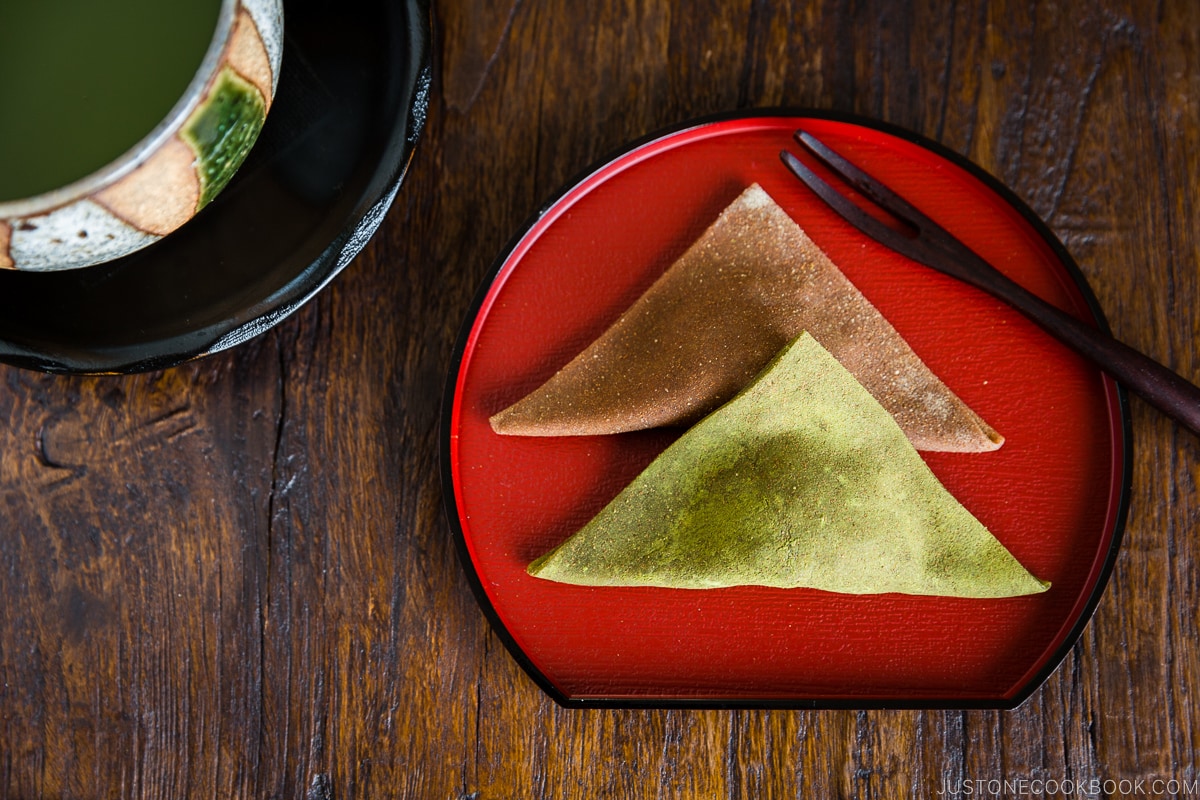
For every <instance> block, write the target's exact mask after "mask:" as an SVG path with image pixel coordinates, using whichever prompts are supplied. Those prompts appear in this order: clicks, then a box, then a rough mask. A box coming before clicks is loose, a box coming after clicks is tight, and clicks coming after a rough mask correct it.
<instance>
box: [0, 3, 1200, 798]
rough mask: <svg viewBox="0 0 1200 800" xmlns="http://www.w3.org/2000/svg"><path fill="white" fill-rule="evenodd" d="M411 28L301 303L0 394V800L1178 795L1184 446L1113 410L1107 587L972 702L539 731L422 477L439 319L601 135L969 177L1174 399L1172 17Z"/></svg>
mask: <svg viewBox="0 0 1200 800" xmlns="http://www.w3.org/2000/svg"><path fill="white" fill-rule="evenodd" d="M434 11H435V15H436V18H437V29H436V32H435V51H436V56H435V75H436V78H435V91H434V100H433V103H432V106H431V108H430V112H429V119H428V125H427V128H426V133H425V136H424V138H423V140H422V141H421V143H420V146H419V148H418V151H417V155H416V159H415V161H414V163H413V166H412V169H411V172H410V174H409V177H408V180H407V181H406V183H405V184H404V186H403V187H402V189H401V191H400V193H399V195H398V197H397V199H396V202H395V205H394V206H393V208H392V210H391V212H390V214H389V215H388V217H387V219H386V221H385V223H384V225H383V227H382V228H381V230H380V231H379V233H378V235H377V236H376V237H375V238H374V239H373V241H372V242H371V243H370V245H369V246H368V247H367V248H366V250H365V251H364V252H363V253H362V255H361V256H360V257H359V258H357V259H356V260H355V261H354V263H353V264H351V266H350V267H349V268H348V269H347V270H346V271H345V272H344V273H343V274H342V275H341V276H340V277H339V278H338V279H337V280H336V281H334V282H333V283H332V284H331V285H330V286H329V287H328V288H327V289H326V290H325V291H324V292H323V293H321V294H320V295H319V296H318V297H316V298H315V299H314V300H313V301H312V302H310V303H309V304H308V305H307V306H305V307H304V308H303V309H302V310H301V311H300V312H298V313H297V314H296V315H295V316H293V317H291V318H290V319H288V320H286V321H285V322H284V323H283V324H281V325H280V326H279V327H277V328H275V329H273V330H272V331H270V332H269V333H267V334H265V335H263V336H261V337H259V338H257V339H254V340H252V341H250V342H248V343H246V344H244V345H242V346H240V347H238V348H236V349H235V350H233V351H230V352H226V353H222V354H220V355H217V356H215V357H211V358H208V359H205V360H202V361H200V362H194V363H191V364H188V365H185V366H182V367H178V368H175V369H171V370H167V371H164V372H157V373H151V374H142V375H136V376H129V377H57V376H48V375H43V374H38V373H33V372H27V371H22V370H18V369H14V368H0V419H3V420H4V424H3V425H2V426H0V796H3V797H5V798H43V797H45V798H51V797H54V798H58V797H80V798H89V797H106V798H107V797H114V798H115V797H137V798H143V797H147V798H148V797H153V798H182V797H219V798H226V797H264V798H310V799H311V800H318V799H319V798H338V800H343V799H346V798H367V797H370V798H375V797H405V798H409V797H411V798H450V799H457V798H463V799H465V798H472V799H476V798H477V799H478V800H490V798H514V797H536V798H542V797H546V798H551V797H552V798H595V797H617V798H645V797H670V798H675V797H681V798H682V797H688V798H691V797H695V798H775V797H805V798H807V797H836V796H841V797H864V798H866V797H872V798H896V797H907V796H938V793H939V792H946V793H947V795H948V796H952V797H969V796H999V795H1003V796H1010V797H1013V796H1022V795H1026V796H1042V795H1049V794H1053V793H1052V792H1045V791H1044V790H1045V789H1046V788H1048V787H1049V788H1053V787H1059V788H1061V785H1060V784H1050V785H1047V784H1044V783H1038V781H1051V782H1061V781H1073V782H1078V783H1076V784H1072V786H1080V787H1081V788H1082V789H1083V790H1084V791H1078V790H1077V791H1075V793H1074V794H1073V796H1087V797H1099V796H1117V795H1119V794H1120V791H1121V790H1122V789H1129V790H1130V791H1129V794H1133V795H1136V792H1137V789H1138V787H1139V786H1140V787H1141V788H1142V791H1143V793H1144V794H1145V795H1146V796H1153V792H1154V790H1155V789H1160V790H1162V793H1161V796H1166V794H1165V792H1166V790H1167V789H1169V788H1171V785H1170V784H1167V783H1162V784H1155V783H1154V781H1155V780H1162V781H1164V782H1165V781H1170V780H1176V781H1179V782H1181V784H1180V785H1177V786H1175V788H1177V789H1179V790H1180V791H1181V793H1182V792H1183V791H1185V790H1187V789H1188V788H1189V787H1190V789H1191V794H1192V795H1193V796H1200V786H1197V781H1198V780H1200V765H1198V761H1197V751H1198V750H1200V714H1198V713H1197V710H1196V705H1197V703H1196V697H1197V694H1200V631H1198V630H1197V628H1198V624H1197V619H1198V615H1197V611H1196V609H1197V607H1200V572H1198V563H1200V559H1198V557H1197V554H1198V551H1200V543H1198V541H1197V533H1200V497H1198V495H1197V480H1198V478H1200V440H1198V439H1197V438H1196V437H1195V436H1194V435H1192V434H1190V433H1188V432H1186V431H1184V430H1182V429H1180V428H1178V427H1177V426H1176V425H1174V424H1173V423H1171V422H1170V421H1168V420H1166V419H1164V418H1163V417H1161V416H1159V415H1158V414H1156V413H1155V412H1153V411H1151V410H1150V409H1149V407H1148V406H1146V405H1144V404H1142V403H1140V402H1138V401H1135V402H1134V403H1133V435H1134V470H1133V483H1132V495H1131V509H1130V514H1129V521H1128V526H1127V530H1126V534H1125V542H1124V548H1123V552H1122V554H1121V555H1120V557H1119V559H1118V561H1117V564H1116V568H1115V572H1114V574H1113V579H1112V582H1111V583H1110V585H1109V587H1108V589H1107V591H1106V593H1105V595H1104V598H1103V600H1102V601H1101V602H1100V605H1099V607H1098V609H1097V611H1096V614H1095V617H1094V618H1093V620H1092V622H1091V623H1090V624H1089V625H1088V627H1087V628H1086V630H1085V631H1084V634H1083V636H1082V638H1081V639H1080V640H1079V642H1078V644H1077V645H1076V647H1075V648H1074V649H1073V650H1072V652H1071V653H1070V654H1069V655H1068V656H1067V658H1066V660H1065V661H1064V663H1063V664H1062V666H1061V668H1060V669H1058V670H1057V672H1055V673H1054V675H1052V676H1051V678H1050V679H1049V680H1048V681H1047V682H1046V684H1045V685H1044V687H1043V688H1042V689H1040V690H1039V691H1037V692H1036V693H1035V694H1034V695H1033V696H1032V697H1031V698H1030V699H1029V700H1028V701H1027V702H1026V703H1024V704H1023V705H1022V706H1021V707H1020V708H1018V709H1017V710H1015V711H1011V712H1000V711H965V712H963V711H811V712H806V711H752V710H748V711H686V710H672V711H655V710H650V711H644V710H638V711H628V710H625V711H623V710H603V711H600V710H590V711H580V710H564V709H562V708H560V707H558V706H556V705H555V704H554V703H552V702H551V701H550V700H548V699H547V698H546V697H545V696H544V695H543V694H542V693H541V692H540V691H539V690H538V689H537V688H536V687H535V686H534V684H533V683H532V682H531V681H530V680H529V679H528V678H527V677H526V675H525V674H524V673H523V672H522V671H521V669H520V668H519V667H518V666H517V664H516V663H515V662H514V661H513V659H512V658H511V657H510V656H509V654H508V652H507V651H506V650H505V649H504V648H503V647H502V646H501V645H500V644H499V642H498V640H497V639H496V638H495V636H494V635H493V634H492V633H491V632H490V631H489V628H488V626H487V624H486V622H485V620H484V618H483V615H482V614H481V612H480V610H479V608H478V607H477V605H476V603H475V601H474V599H473V597H472V595H471V592H470V589H469V587H468V584H467V581H466V579H465V578H464V576H463V573H462V570H461V568H460V566H459V564H458V562H457V560H456V555H455V551H454V548H453V545H452V543H451V539H450V537H449V533H448V527H447V524H446V521H445V519H444V516H443V511H442V497H441V487H440V485H439V478H438V467H437V426H438V412H439V402H440V393H441V389H442V383H443V380H444V376H445V371H446V368H447V365H448V362H449V358H450V353H451V349H452V346H453V343H454V340H455V336H456V334H457V331H458V327H459V325H460V323H461V321H462V319H463V316H464V314H465V313H466V311H467V309H468V306H469V304H470V301H471V298H472V296H473V294H474V292H475V290H476V288H477V286H478V285H479V283H480V281H481V280H482V279H483V277H484V275H485V274H486V272H487V270H488V268H489V266H490V265H491V262H492V260H493V258H494V257H495V256H496V254H497V253H498V252H499V251H500V249H501V248H502V247H503V245H504V244H505V242H506V241H507V240H508V239H509V237H510V236H511V235H512V234H513V233H514V232H515V231H516V230H517V229H518V228H519V227H520V225H521V223H522V222H523V221H524V220H525V219H526V218H527V217H528V215H530V214H531V213H532V212H533V211H534V210H535V209H537V208H538V206H539V205H540V204H541V203H542V202H543V201H544V200H545V199H547V198H548V197H549V196H551V195H552V194H553V193H554V192H555V191H556V190H557V189H558V188H559V186H560V185H561V184H562V183H563V182H564V181H565V180H567V179H569V178H570V177H572V176H574V175H576V174H577V173H578V172H579V171H580V170H582V169H583V168H585V167H586V166H587V165H589V164H591V163H592V162H593V161H595V160H596V159H598V158H599V157H600V156H602V155H604V154H606V153H608V152H611V151H612V150H614V149H615V148H617V147H619V146H620V145H622V144H624V143H626V142H627V141H628V140H630V139H633V138H636V137H640V136H642V135H644V134H646V133H649V132H651V131H653V130H655V129H657V128H660V127H663V126H667V125H671V124H674V123H677V122H680V121H682V120H685V119H688V118H691V117H694V116H697V115H700V114H706V113H709V112H717V111H724V110H730V109H738V108H746V107H753V106H777V105H791V106H815V107H821V108H832V109H838V110H844V111H854V112H858V113H861V114H865V115H868V116H871V117H876V118H879V119H882V120H886V121H888V122H891V123H895V124H898V125H901V126H905V127H907V128H911V129H913V130H915V131H917V132H919V133H921V134H924V135H926V136H928V137H931V138H933V139H936V140H938V141H940V142H942V143H944V144H945V145H947V146H948V147H950V148H952V149H953V150H956V151H958V152H960V153H962V154H964V155H966V156H968V157H969V158H971V159H972V160H974V161H976V162H977V163H979V164H980V165H982V166H983V167H984V168H985V169H987V170H989V171H990V172H992V173H993V174H995V175H996V176H998V177H999V178H1000V179H1001V180H1002V181H1004V182H1005V183H1007V184H1008V185H1009V186H1010V187H1012V188H1013V189H1014V191H1015V192H1016V193H1017V194H1018V195H1019V196H1021V197H1022V198H1023V199H1024V200H1025V201H1026V202H1028V203H1029V204H1030V205H1031V206H1032V207H1033V209H1034V210H1035V211H1036V212H1038V213H1039V214H1040V215H1041V216H1042V217H1043V218H1044V219H1045V220H1046V221H1047V223H1048V224H1049V225H1050V227H1051V228H1052V229H1053V230H1054V231H1055V232H1056V233H1057V234H1058V235H1059V236H1060V237H1061V238H1062V240H1063V241H1064V242H1065V244H1066V245H1067V247H1068V248H1069V249H1070V250H1071V252H1072V253H1073V255H1074V256H1075V258H1076V260H1077V261H1078V262H1079V264H1080V266H1081V268H1082V269H1083V271H1084V273H1085V274H1086V276H1087V278H1088V280H1089V281H1090V282H1091V285H1092V286H1093V288H1094V289H1095V292H1096V294H1097V296H1098V298H1099V301H1100V304H1101V306H1102V308H1103V309H1104V311H1105V313H1106V314H1107V315H1108V318H1109V320H1110V322H1111V324H1112V327H1113V329H1114V331H1115V333H1116V334H1117V335H1118V336H1119V337H1121V338H1123V339H1125V340H1126V341H1128V342H1130V343H1131V344H1133V345H1134V346H1136V347H1138V348H1139V349H1142V350H1144V351H1145V352H1147V353H1149V354H1151V355H1152V356H1154V357H1155V358H1157V359H1159V360H1161V361H1163V362H1165V363H1167V364H1169V365H1170V366H1171V367H1173V368H1174V369H1176V370H1177V371H1179V372H1181V373H1182V374H1183V375H1184V376H1186V377H1188V378H1189V379H1191V380H1193V381H1194V380H1197V379H1200V358H1198V355H1197V346H1196V345H1197V341H1198V340H1200V302H1198V301H1200V272H1198V270H1200V189H1198V188H1197V187H1198V186H1200V4H1197V3H1195V2H1193V0H1160V2H1141V1H1140V0H1099V1H1098V2H1095V3H1079V4H1068V3H1055V2H1040V1H1038V0H991V1H990V2H988V1H987V0H957V2H950V3H929V2H915V3H889V2H883V1H882V0H861V1H856V2H846V1H845V0H827V1H825V0H815V1H814V2H809V3H805V2H778V3H771V2H762V1H760V0H720V1H719V2H718V0H698V2H689V3H682V2H675V3H672V2H668V1H667V0H626V2H607V1H606V0H605V1H602V2H578V0H547V1H546V2H535V0H516V1H515V2H510V1H508V0H489V2H480V1H479V0H462V2H440V3H437V4H435V9H434ZM1005 780H1007V781H1009V785H1008V786H1004V785H1002V784H1000V783H998V782H999V781H1005ZM1022 780H1023V781H1025V782H1026V783H1024V784H1020V783H1018V782H1019V781H1022ZM1106 781H1107V783H1105V782H1106ZM1120 781H1127V782H1128V783H1127V784H1126V785H1124V786H1122V785H1121V784H1120V783H1119V782H1120ZM1139 781H1140V782H1141V783H1140V784H1139V783H1137V782H1139ZM1022 787H1024V788H1022ZM1039 787H1040V788H1041V789H1042V790H1043V791H1042V792H1041V793H1039V792H1037V791H1035V790H1036V789H1038V788H1039ZM1092 789H1096V790H1097V791H1090V790H1092ZM1063 793H1064V794H1065V793H1067V792H1063Z"/></svg>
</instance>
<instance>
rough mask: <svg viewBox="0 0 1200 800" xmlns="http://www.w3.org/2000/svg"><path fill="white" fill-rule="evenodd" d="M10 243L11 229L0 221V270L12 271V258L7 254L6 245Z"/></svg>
mask: <svg viewBox="0 0 1200 800" xmlns="http://www.w3.org/2000/svg"><path fill="white" fill-rule="evenodd" d="M11 241H12V227H11V226H9V224H8V223H7V222H5V221H4V220H2V219H0V269H14V266H13V260H12V256H10V255H9V254H8V243H9V242H11Z"/></svg>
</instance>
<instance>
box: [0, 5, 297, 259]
mask: <svg viewBox="0 0 1200 800" xmlns="http://www.w3.org/2000/svg"><path fill="white" fill-rule="evenodd" d="M282 55H283V9H282V5H281V2H280V0H227V2H226V3H225V4H224V6H223V7H222V10H221V18H220V22H219V23H218V32H217V36H216V37H215V39H214V46H213V47H212V48H210V50H209V53H208V55H207V56H206V57H205V61H204V64H203V65H202V67H201V69H200V71H199V73H198V74H197V78H196V80H195V81H193V83H192V85H191V86H190V87H189V89H188V92H187V95H185V97H184V98H183V99H182V100H181V101H180V104H179V105H177V106H176V108H175V109H174V110H173V111H172V113H171V115H170V116H169V117H168V118H167V119H166V120H164V122H163V123H161V124H160V125H159V126H158V128H156V129H155V130H154V131H153V132H151V133H150V134H149V135H148V136H147V137H146V138H145V139H143V140H142V142H140V143H139V144H138V145H137V146H136V147H135V148H133V149H132V150H131V151H129V152H128V153H126V154H125V155H124V156H122V157H121V158H120V159H118V160H117V161H115V162H113V163H112V164H110V165H109V166H108V167H106V168H104V169H102V170H101V171H99V172H97V173H94V174H93V175H90V176H88V177H87V178H84V179H83V180H81V181H77V182H75V183H73V184H70V185H69V186H66V187H63V188H62V189H58V190H54V191H51V192H47V193H45V194H41V195H38V196H36V197H32V198H27V199H22V200H15V201H11V202H4V203H0V268H7V269H19V270H31V271H50V270H63V269H74V268H77V267H86V266H91V265H94V264H100V263H104V262H107V261H112V260H114V259H117V258H120V257H122V256H125V255H128V254H129V253H132V252H134V251H136V250H140V249H141V248H143V247H145V246H147V245H149V244H152V243H154V242H156V241H158V240H159V239H161V238H162V237H163V236H166V235H167V234H169V233H170V232H171V231H173V230H175V229H176V228H178V227H179V226H180V225H182V224H184V223H185V222H187V221H188V220H189V219H191V218H192V217H193V216H194V215H195V214H196V213H197V212H198V211H199V210H200V209H202V208H203V207H204V206H205V205H207V204H208V203H209V202H210V201H211V200H212V199H213V197H215V196H216V195H217V193H219V192H220V191H221V189H223V188H224V187H225V185H226V184H227V183H228V182H229V180H230V179H231V178H232V177H233V174H234V173H235V172H236V171H237V169H238V167H239V166H241V164H242V162H243V161H244V160H245V158H246V155H247V154H248V153H249V152H250V148H251V147H252V146H253V144H254V141H255V139H256V138H257V136H258V133H259V131H260V130H261V129H262V126H263V122H264V121H265V120H266V115H267V111H268V110H269V108H270V106H271V101H272V99H273V98H274V96H275V87H276V84H277V82H278V78H279V66H280V62H281V60H282Z"/></svg>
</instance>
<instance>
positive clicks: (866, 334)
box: [491, 185, 1003, 452]
mask: <svg viewBox="0 0 1200 800" xmlns="http://www.w3.org/2000/svg"><path fill="white" fill-rule="evenodd" d="M801 331H808V332H809V333H811V334H812V335H813V336H814V337H815V338H816V339H817V341H819V342H820V343H821V344H822V346H824V347H825V348H826V349H827V350H829V351H830V352H831V353H833V355H834V357H835V358H837V359H838V361H840V362H841V363H842V364H843V365H844V366H845V367H846V368H847V369H848V370H850V372H851V373H852V374H853V375H854V376H855V377H856V378H858V380H859V381H860V382H861V383H862V384H863V385H864V386H865V387H866V388H867V390H868V391H870V392H871V394H873V395H874V396H875V397H876V399H878V400H879V402H880V403H882V404H883V406H884V408H886V409H887V410H888V411H889V412H890V413H891V414H892V415H893V416H894V417H895V418H896V421H897V422H899V423H900V427H901V428H903V429H904V432H905V433H906V434H907V436H908V437H909V439H910V440H911V441H912V442H913V444H914V445H915V446H916V447H917V448H919V449H921V450H942V451H958V452H981V451H987V450H995V449H996V448H997V447H999V446H1000V443H1001V442H1002V441H1003V437H1001V436H1000V435H999V434H997V433H996V432H995V431H994V430H992V428H991V427H989V426H988V425H987V423H985V422H984V421H983V420H982V419H980V418H979V416H978V415H976V414H975V413H974V412H973V411H972V410H971V409H970V408H968V407H967V405H966V404H965V403H963V402H962V401H961V400H960V399H959V398H958V397H957V396H956V395H955V394H954V393H953V392H951V391H950V389H948V388H947V387H946V385H945V384H943V383H942V382H941V381H940V380H938V378H937V376H936V375H934V374H933V372H931V371H930V370H929V368H928V367H926V366H925V364H924V362H922V361H921V359H920V358H918V357H917V355H916V353H914V352H913V351H912V348H910V347H909V346H908V344H907V343H906V342H905V341H904V340H903V339H902V338H901V337H900V335H899V334H898V333H897V332H896V330H895V328H893V327H892V326H891V324H890V323H888V321H887V320H886V319H884V317H883V315H881V314H880V313H879V311H878V310H877V309H876V308H875V306H873V305H872V304H871V303H870V301H868V300H867V299H866V298H865V297H864V296H863V295H862V293H861V292H859V291H858V289H857V288H856V287H855V286H854V284H852V283H851V282H850V281H849V279H847V278H846V276H845V275H843V274H842V272H841V270H839V269H838V268H837V266H835V265H834V263H833V262H832V261H830V260H829V257H828V256H826V255H825V253H824V252H823V251H822V250H821V249H820V248H819V247H817V245H816V244H814V243H813V241H812V240H811V239H810V238H809V237H808V235H807V234H805V232H804V231H803V230H802V229H801V228H800V226H799V225H797V224H796V223H795V222H794V221H793V220H792V219H791V217H789V216H788V215H787V213H786V212H785V211H784V210H783V209H781V208H780V207H779V206H778V205H776V203H775V202H774V201H773V200H772V199H771V198H770V197H769V196H768V195H767V193H766V192H764V191H763V190H762V189H761V188H759V187H758V186H757V185H754V186H751V187H750V188H749V189H747V190H746V191H745V192H743V193H742V195H741V196H740V197H739V198H738V199H737V200H736V201H734V202H733V203H732V204H731V205H729V206H728V207H727V208H726V209H725V210H724V211H723V212H722V213H721V215H720V216H719V217H718V219H717V220H716V222H714V223H713V224H712V225H711V226H710V227H709V228H708V230H706V231H705V232H704V234H703V235H702V236H701V237H700V238H699V239H698V240H697V241H696V242H695V243H694V244H693V245H692V246H691V247H690V248H689V249H688V250H687V252H685V253H684V254H683V255H682V256H681V257H680V258H679V259H678V260H677V261H676V262H675V263H674V264H673V265H672V266H671V267H670V268H669V269H668V270H667V271H666V272H665V273H664V274H663V275H662V276H661V277H660V278H659V279H658V280H657V281H656V282H655V283H654V284H653V285H652V286H651V287H650V288H649V289H648V290H647V291H646V292H645V294H643V295H642V297H641V298H639V299H638V300H637V302H636V303H634V305H633V306H632V307H630V308H629V309H628V310H627V311H626V312H625V314H624V315H622V316H621V318H620V319H619V320H617V322H616V323H614V324H613V325H612V326H611V327H610V328H609V329H608V330H607V331H605V332H604V333H603V334H602V335H601V336H600V337H599V338H598V339H597V340H596V341H595V342H593V343H592V344H591V345H590V346H589V347H588V348H587V349H585V350H584V351H583V352H582V353H580V354H579V355H578V356H577V357H576V358H575V359H574V360H572V361H571V362H570V363H568V364H567V365H566V366H565V367H563V368H562V369H561V370H559V371H558V372H557V373H556V374H555V375H553V376H552V377H551V378H550V379H549V380H548V381H547V382H546V383H545V384H543V385H542V386H541V387H540V388H538V389H536V390H534V391H533V392H532V393H531V394H529V395H528V396H526V397H525V398H524V399H522V400H520V401H519V402H517V403H516V404H514V405H512V406H510V407H509V408H507V409H505V410H503V411H501V412H500V413H498V414H496V415H495V416H493V417H492V419H491V423H492V427H493V429H494V430H495V431H496V432H497V433H501V434H509V435H517V436H583V435H597V434H609V433H619V432H622V431H629V430H641V429H645V428H654V427H658V426H662V425H687V424H691V423H692V422H695V421H696V420H697V419H699V418H700V417H702V416H704V415H705V414H707V413H708V412H710V411H712V410H713V409H714V408H716V407H717V406H719V405H720V404H721V403H723V402H725V401H726V400H728V399H729V398H731V397H733V396H734V394H736V393H737V392H738V390H739V389H741V388H742V387H743V386H744V385H745V384H746V382H747V381H749V380H750V379H751V378H753V377H754V376H755V375H756V374H757V373H758V372H759V370H761V369H762V368H763V367H764V366H766V364H767V363H768V362H769V361H770V360H771V358H772V356H774V355H775V354H776V353H777V352H779V350H780V349H781V348H782V347H783V346H784V345H786V344H787V343H788V342H790V341H792V340H793V339H794V338H795V337H796V336H798V335H799V334H800V332H801Z"/></svg>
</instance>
